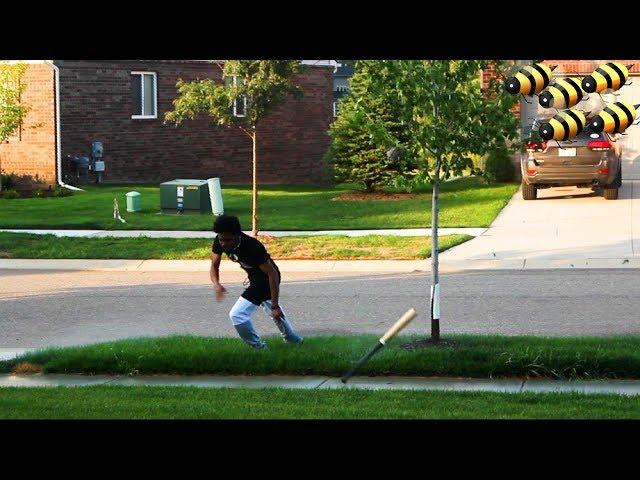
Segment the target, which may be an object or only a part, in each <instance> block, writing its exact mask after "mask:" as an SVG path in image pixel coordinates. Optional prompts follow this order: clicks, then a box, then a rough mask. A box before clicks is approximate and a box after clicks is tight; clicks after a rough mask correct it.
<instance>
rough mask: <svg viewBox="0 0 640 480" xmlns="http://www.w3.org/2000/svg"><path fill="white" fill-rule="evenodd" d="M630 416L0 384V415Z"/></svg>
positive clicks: (241, 391) (543, 401)
mask: <svg viewBox="0 0 640 480" xmlns="http://www.w3.org/2000/svg"><path fill="white" fill-rule="evenodd" d="M75 418H77V419H638V418H640V398H638V397H628V396H623V395H584V394H578V393H563V394H558V393H544V394H533V393H520V394H509V393H484V392H482V393H479V392H437V391H429V392H416V391H368V390H367V391H365V390H312V391H308V390H296V389H275V388H269V389H248V388H236V389H227V388H224V389H218V388H197V387H124V386H92V387H55V388H50V387H47V388H0V419H75Z"/></svg>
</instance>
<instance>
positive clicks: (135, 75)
mask: <svg viewBox="0 0 640 480" xmlns="http://www.w3.org/2000/svg"><path fill="white" fill-rule="evenodd" d="M131 93H132V95H133V115H131V118H158V82H157V75H156V73H155V72H131Z"/></svg>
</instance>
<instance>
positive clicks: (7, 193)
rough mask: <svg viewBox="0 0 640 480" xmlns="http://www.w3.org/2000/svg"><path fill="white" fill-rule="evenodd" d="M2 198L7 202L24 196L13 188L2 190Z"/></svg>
mask: <svg viewBox="0 0 640 480" xmlns="http://www.w3.org/2000/svg"><path fill="white" fill-rule="evenodd" d="M0 196H1V197H2V198H4V199H7V200H10V199H14V198H22V196H21V195H20V194H19V193H18V192H17V191H16V190H15V189H13V188H10V189H7V190H2V194H1V195H0Z"/></svg>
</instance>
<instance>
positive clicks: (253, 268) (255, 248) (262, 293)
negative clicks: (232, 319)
mask: <svg viewBox="0 0 640 480" xmlns="http://www.w3.org/2000/svg"><path fill="white" fill-rule="evenodd" d="M211 251H212V252H213V253H217V254H218V255H222V254H223V253H225V254H226V255H227V257H228V258H229V259H230V260H231V261H233V262H236V263H238V264H239V265H240V267H242V269H243V270H244V271H245V272H247V276H248V277H249V288H247V289H246V290H245V291H244V293H243V294H242V296H243V297H244V298H246V299H247V300H249V301H250V302H251V303H254V304H255V305H260V303H262V302H264V301H265V300H269V299H270V298H271V289H270V288H269V276H268V275H267V274H266V273H264V272H263V271H262V270H260V265H262V264H263V263H265V262H267V261H271V264H272V265H273V267H274V268H275V269H276V271H277V272H278V283H279V282H280V270H279V269H278V266H277V265H276V263H275V262H274V261H273V260H271V255H269V253H268V252H267V249H266V248H264V245H263V244H262V243H261V242H260V241H259V240H256V239H255V238H253V237H250V236H249V235H246V234H244V233H240V244H239V245H238V246H237V247H236V249H235V250H234V251H233V252H229V253H226V252H223V250H222V247H221V246H220V241H219V240H218V236H217V235H216V237H215V238H214V239H213V245H212V247H211Z"/></svg>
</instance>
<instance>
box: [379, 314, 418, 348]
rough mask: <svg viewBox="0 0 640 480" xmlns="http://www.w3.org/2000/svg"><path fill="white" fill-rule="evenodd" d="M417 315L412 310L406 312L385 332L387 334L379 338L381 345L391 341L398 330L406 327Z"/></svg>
mask: <svg viewBox="0 0 640 480" xmlns="http://www.w3.org/2000/svg"><path fill="white" fill-rule="evenodd" d="M417 314H418V313H417V312H416V310H415V309H414V308H412V309H410V310H407V311H406V312H405V313H404V315H402V316H401V317H400V318H399V319H398V321H397V322H396V323H394V324H393V326H392V327H391V328H390V329H389V330H387V332H386V333H385V334H384V335H383V336H382V337H381V338H380V341H381V342H382V343H386V342H387V341H389V340H391V339H392V338H393V337H394V335H396V334H397V333H398V332H399V331H400V330H402V329H403V328H404V327H406V326H407V325H408V324H409V322H410V321H411V320H413V319H414V318H415V316H416V315H417Z"/></svg>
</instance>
